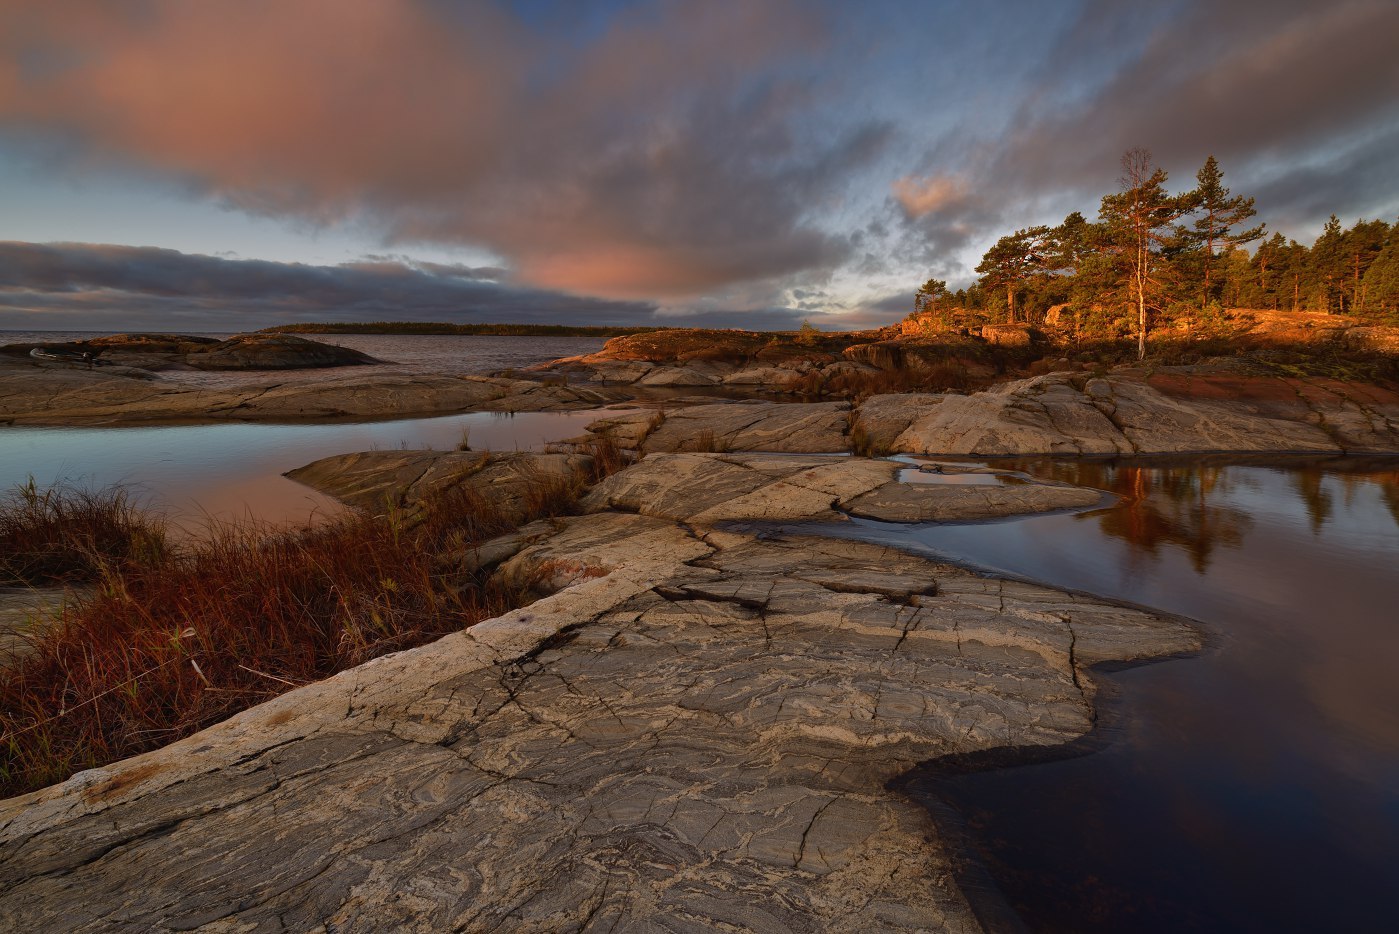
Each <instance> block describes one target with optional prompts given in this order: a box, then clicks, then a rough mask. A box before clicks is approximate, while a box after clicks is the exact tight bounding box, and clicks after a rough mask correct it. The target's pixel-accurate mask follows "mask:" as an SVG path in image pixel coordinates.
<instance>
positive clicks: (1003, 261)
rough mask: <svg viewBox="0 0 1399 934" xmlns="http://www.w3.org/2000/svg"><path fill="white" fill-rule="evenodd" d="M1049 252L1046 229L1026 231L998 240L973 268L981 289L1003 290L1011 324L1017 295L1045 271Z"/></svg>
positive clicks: (1029, 228)
mask: <svg viewBox="0 0 1399 934" xmlns="http://www.w3.org/2000/svg"><path fill="white" fill-rule="evenodd" d="M1049 250H1050V243H1049V228H1048V227H1044V226H1039V227H1027V228H1025V229H1023V230H1017V231H1016V232H1015V233H1013V234H1007V235H1006V236H1004V237H1002V238H1001V239H999V240H997V241H996V243H995V244H994V245H993V246H992V247H991V249H989V250H987V251H986V255H985V256H983V257H982V258H981V263H980V264H979V265H978V266H977V267H976V271H977V272H979V273H981V284H982V286H983V287H985V288H1003V289H1005V290H1006V309H1007V314H1008V316H1009V320H1010V321H1012V322H1014V321H1015V293H1016V291H1017V290H1018V289H1019V287H1020V286H1021V284H1023V283H1024V282H1026V281H1027V280H1029V279H1031V278H1033V277H1035V276H1038V275H1042V274H1043V273H1045V272H1046V271H1047V268H1048V267H1047V265H1046V263H1047V257H1048V255H1049Z"/></svg>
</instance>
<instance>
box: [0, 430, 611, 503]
mask: <svg viewBox="0 0 1399 934" xmlns="http://www.w3.org/2000/svg"><path fill="white" fill-rule="evenodd" d="M609 414H611V413H609ZM598 417H599V413H598V412H596V411H580V412H522V413H519V414H516V415H504V414H499V413H494V412H476V413H471V414H467V415H449V416H444V417H441V418H419V419H405V420H400V421H388V422H367V423H345V424H332V425H317V424H297V425H271V424H250V423H238V422H234V423H223V424H215V425H179V426H168V427H140V428H29V427H0V489H9V488H11V487H13V486H14V485H15V484H19V483H23V482H25V481H26V480H27V479H28V478H29V477H31V476H32V477H33V478H34V479H35V481H36V482H38V483H39V484H40V485H41V486H47V485H51V484H53V483H55V482H60V481H66V482H68V483H72V484H76V485H79V486H87V487H91V488H98V487H103V486H107V485H110V484H124V485H126V486H129V487H131V488H132V489H133V490H134V491H135V492H136V493H137V494H138V495H139V496H140V497H141V498H142V499H143V500H144V501H146V502H148V503H150V504H151V505H153V506H156V507H157V508H160V509H162V510H164V511H166V512H168V513H170V514H171V515H173V516H174V517H176V518H178V519H185V520H189V519H199V518H202V517H204V516H212V517H217V518H222V519H228V518H241V517H245V516H249V517H253V518H257V519H262V520H269V521H296V522H299V521H303V520H305V519H307V518H309V517H310V516H312V515H315V514H317V513H324V512H327V511H334V510H335V509H337V508H338V506H337V504H336V503H335V501H334V500H331V499H330V498H329V497H326V496H322V495H321V494H319V493H315V492H314V491H312V490H310V489H308V488H307V487H304V486H302V485H301V484H299V483H295V482H293V481H291V480H288V479H286V478H285V477H283V476H282V473H284V472H285V471H288V470H291V469H293V468H295V467H300V466H302V465H304V464H308V463H310V462H311V461H313V460H316V459H318V458H321V457H328V456H330V455H332V454H344V453H348V452H352V451H369V450H375V449H379V450H385V449H389V450H391V449H397V448H437V449H439V450H452V449H455V448H456V446H457V444H458V443H459V442H460V441H461V440H462V436H463V433H464V432H465V433H468V441H469V444H470V446H471V448H472V450H477V451H482V450H495V451H513V450H530V449H539V448H541V447H543V446H544V445H546V444H549V443H550V442H555V441H560V440H563V439H565V438H571V437H576V436H578V435H581V434H583V429H584V426H586V425H587V424H588V423H589V422H592V421H595V420H596V419H597V418H598Z"/></svg>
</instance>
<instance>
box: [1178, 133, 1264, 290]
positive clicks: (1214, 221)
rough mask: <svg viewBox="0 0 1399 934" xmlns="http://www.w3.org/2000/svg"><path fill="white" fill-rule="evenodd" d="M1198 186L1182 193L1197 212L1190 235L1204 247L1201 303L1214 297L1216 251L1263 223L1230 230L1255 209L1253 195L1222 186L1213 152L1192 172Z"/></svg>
mask: <svg viewBox="0 0 1399 934" xmlns="http://www.w3.org/2000/svg"><path fill="white" fill-rule="evenodd" d="M1195 179H1196V181H1197V182H1198V183H1199V184H1198V187H1197V188H1196V189H1195V190H1194V191H1193V192H1190V193H1189V194H1188V195H1185V196H1184V199H1185V204H1186V205H1187V206H1188V207H1189V209H1190V210H1191V211H1199V212H1201V216H1200V217H1198V218H1196V219H1195V225H1194V232H1193V235H1194V239H1196V240H1197V241H1198V242H1199V243H1201V244H1202V245H1203V246H1204V248H1205V254H1204V271H1205V287H1204V296H1203V302H1202V305H1204V304H1208V303H1209V301H1210V299H1211V298H1213V297H1214V295H1213V288H1214V283H1213V281H1212V272H1213V267H1214V259H1215V256H1216V255H1218V253H1220V252H1223V253H1228V252H1229V251H1230V250H1232V249H1233V248H1234V247H1237V246H1242V245H1243V244H1245V243H1252V242H1253V241H1254V240H1257V239H1258V238H1259V237H1261V236H1263V228H1264V227H1265V226H1266V225H1264V224H1259V225H1258V226H1256V227H1250V228H1248V229H1247V230H1241V231H1238V232H1235V231H1234V227H1235V226H1237V225H1238V224H1242V223H1243V222H1244V221H1246V220H1248V219H1249V218H1250V217H1253V216H1254V215H1255V214H1257V213H1258V212H1257V211H1255V210H1254V209H1253V199H1252V198H1245V197H1243V196H1242V195H1235V196H1233V197H1231V196H1230V193H1229V189H1228V188H1225V187H1224V173H1223V172H1221V171H1220V170H1219V161H1218V160H1216V159H1215V157H1214V156H1210V157H1209V158H1207V159H1206V160H1205V164H1204V165H1203V166H1202V167H1201V168H1200V171H1199V172H1198V173H1196V175H1195Z"/></svg>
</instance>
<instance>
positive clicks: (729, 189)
mask: <svg viewBox="0 0 1399 934" xmlns="http://www.w3.org/2000/svg"><path fill="white" fill-rule="evenodd" d="M812 18H813V17H812V16H811V15H810V14H809V13H807V12H804V11H803V10H802V9H801V8H800V5H795V4H791V3H788V2H786V0H763V2H723V3H703V4H693V3H673V4H662V9H661V10H660V11H655V10H652V11H650V12H649V13H645V14H642V13H638V14H636V15H632V16H627V15H622V16H620V17H618V18H617V19H616V20H615V21H614V22H613V23H612V25H611V26H610V27H609V28H608V29H606V30H605V31H604V32H602V34H601V35H599V36H597V37H595V38H594V39H592V40H590V41H586V42H584V41H570V38H569V37H567V36H558V35H549V34H547V33H545V32H542V31H533V30H531V29H530V28H528V27H527V26H526V25H525V24H524V23H522V22H521V21H519V20H518V19H516V18H515V17H513V16H512V15H510V14H508V13H507V12H506V11H504V10H503V9H501V8H498V7H496V6H493V5H490V4H485V3H473V4H460V5H458V4H435V3H429V2H405V0H354V2H343V0H298V2H295V3H288V2H285V0H234V2H213V0H210V2H199V3H188V2H183V0H148V2H141V3H129V4H116V3H112V4H105V3H73V2H66V0H58V2H55V3H51V4H50V3H46V4H44V5H33V4H23V3H13V2H11V3H5V4H4V5H3V6H0V34H3V36H4V38H0V43H2V44H3V52H4V56H3V59H4V62H5V64H4V66H0V68H3V70H0V122H3V123H4V124H8V125H9V126H10V127H15V126H22V127H25V128H28V129H29V130H30V131H32V132H38V133H42V134H49V135H50V136H52V135H58V136H61V137H62V138H63V139H65V140H67V141H68V143H69V144H70V146H71V147H72V149H73V151H75V152H77V153H79V154H80V156H79V158H81V159H82V160H84V162H85V163H87V164H90V163H91V162H94V161H95V162H99V163H119V164H134V165H137V166H140V167H143V168H154V169H156V170H158V171H161V172H164V173H168V174H172V175H174V176H176V177H178V178H182V179H185V180H186V181H187V182H188V183H190V184H192V185H194V186H196V188H197V189H199V190H203V191H205V192H207V193H209V194H212V195H214V196H216V197H219V198H221V199H223V200H224V201H226V202H227V203H230V204H232V205H235V206H237V207H240V208H243V209H246V210H251V211H254V212H260V213H267V214H273V215H289V216H294V217H301V218H309V219H311V220H313V221H328V220H334V219H339V218H345V217H353V218H355V219H356V220H358V221H361V222H367V223H370V224H374V225H379V226H381V227H382V228H383V229H384V230H385V231H386V232H387V233H388V235H389V238H390V240H393V241H397V242H413V241H415V240H431V241H437V242H447V243H469V244H474V245H479V246H484V247H487V248H489V249H491V250H494V251H495V252H497V253H498V254H500V255H502V256H504V257H506V258H507V259H508V260H509V261H510V263H511V264H512V265H513V266H514V267H515V268H516V270H517V271H518V274H519V275H520V276H522V277H523V278H524V279H526V280H528V281H531V282H535V283H539V284H545V285H549V286H552V287H559V288H568V289H575V290H576V289H580V288H581V289H587V290H589V291H592V292H595V293H597V294H604V295H641V294H645V295H648V296H653V297H664V296H676V295H689V294H698V293H701V292H704V291H706V290H708V289H712V288H715V287H723V286H727V285H730V284H732V283H734V282H736V281H751V280H753V279H765V278H770V277H780V276H783V275H789V274H791V273H793V272H796V271H798V270H802V269H808V268H811V267H813V266H820V265H823V264H829V263H831V262H832V261H834V260H836V259H839V257H840V256H841V255H842V249H843V247H842V244H841V242H840V241H839V240H836V239H833V238H831V237H830V236H828V235H826V234H823V233H820V232H818V231H816V230H814V229H813V228H811V227H810V226H808V224H807V221H806V219H805V215H806V212H807V207H808V205H807V199H808V197H809V195H810V193H811V192H812V191H813V190H815V189H816V188H818V187H819V186H820V185H822V184H824V183H826V182H828V181H829V180H830V178H831V173H836V172H839V171H840V170H841V166H840V165H830V166H825V165H824V163H823V160H824V159H827V158H828V157H829V155H830V153H831V152H833V151H840V150H841V147H842V145H843V143H842V141H841V140H835V141H833V142H832V143H830V144H825V145H822V146H821V147H820V148H819V149H818V150H811V149H809V148H808V147H805V146H803V145H802V143H801V141H799V140H797V139H795V138H794V137H793V135H792V133H791V131H790V128H789V127H788V125H787V123H788V117H789V115H790V114H791V113H792V112H793V109H794V108H796V107H799V106H801V105H802V104H803V103H804V97H803V92H802V90H801V87H800V82H798V81H795V80H792V79H790V78H786V77H780V76H778V75H777V74H775V73H773V72H771V71H770V66H771V65H772V63H785V64H787V65H790V64H791V62H793V61H797V62H800V60H801V57H802V56H803V55H804V54H807V53H809V52H811V51H812V50H813V49H815V48H817V47H818V46H819V44H820V42H821V33H820V31H819V30H817V29H815V28H814V27H811V26H810V25H809V24H810V22H811V21H812ZM857 135H858V134H857ZM852 158H860V156H859V154H858V153H854V154H853V155H852ZM813 171H815V174H813Z"/></svg>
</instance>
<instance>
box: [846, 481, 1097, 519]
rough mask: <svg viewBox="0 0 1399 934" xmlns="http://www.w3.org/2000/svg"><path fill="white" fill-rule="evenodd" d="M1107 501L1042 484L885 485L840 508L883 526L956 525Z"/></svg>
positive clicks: (1084, 492)
mask: <svg viewBox="0 0 1399 934" xmlns="http://www.w3.org/2000/svg"><path fill="white" fill-rule="evenodd" d="M1105 500H1110V497H1109V495H1108V494H1106V493H1104V492H1103V491H1101V490H1090V489H1085V488H1083V487H1077V486H1057V485H1053V484H1044V483H1020V484H1016V485H1014V486H990V485H987V486H981V485H960V484H948V485H946V486H942V485H935V486H933V487H932V490H931V491H930V490H929V485H927V484H921V483H890V484H885V485H884V486H881V487H879V488H878V489H875V490H871V491H870V492H868V493H865V494H863V495H861V496H857V497H855V498H854V499H852V500H849V501H847V502H845V503H843V504H842V505H841V508H842V509H843V510H844V511H845V512H847V513H849V514H850V515H852V516H859V517H861V518H865V519H883V520H884V521H886V522H961V521H968V520H976V519H993V518H1000V517H1003V516H1020V515H1028V514H1031V513H1037V512H1051V511H1054V510H1058V509H1083V508H1087V507H1090V506H1097V505H1100V504H1102V503H1103V502H1104V501H1105Z"/></svg>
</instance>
